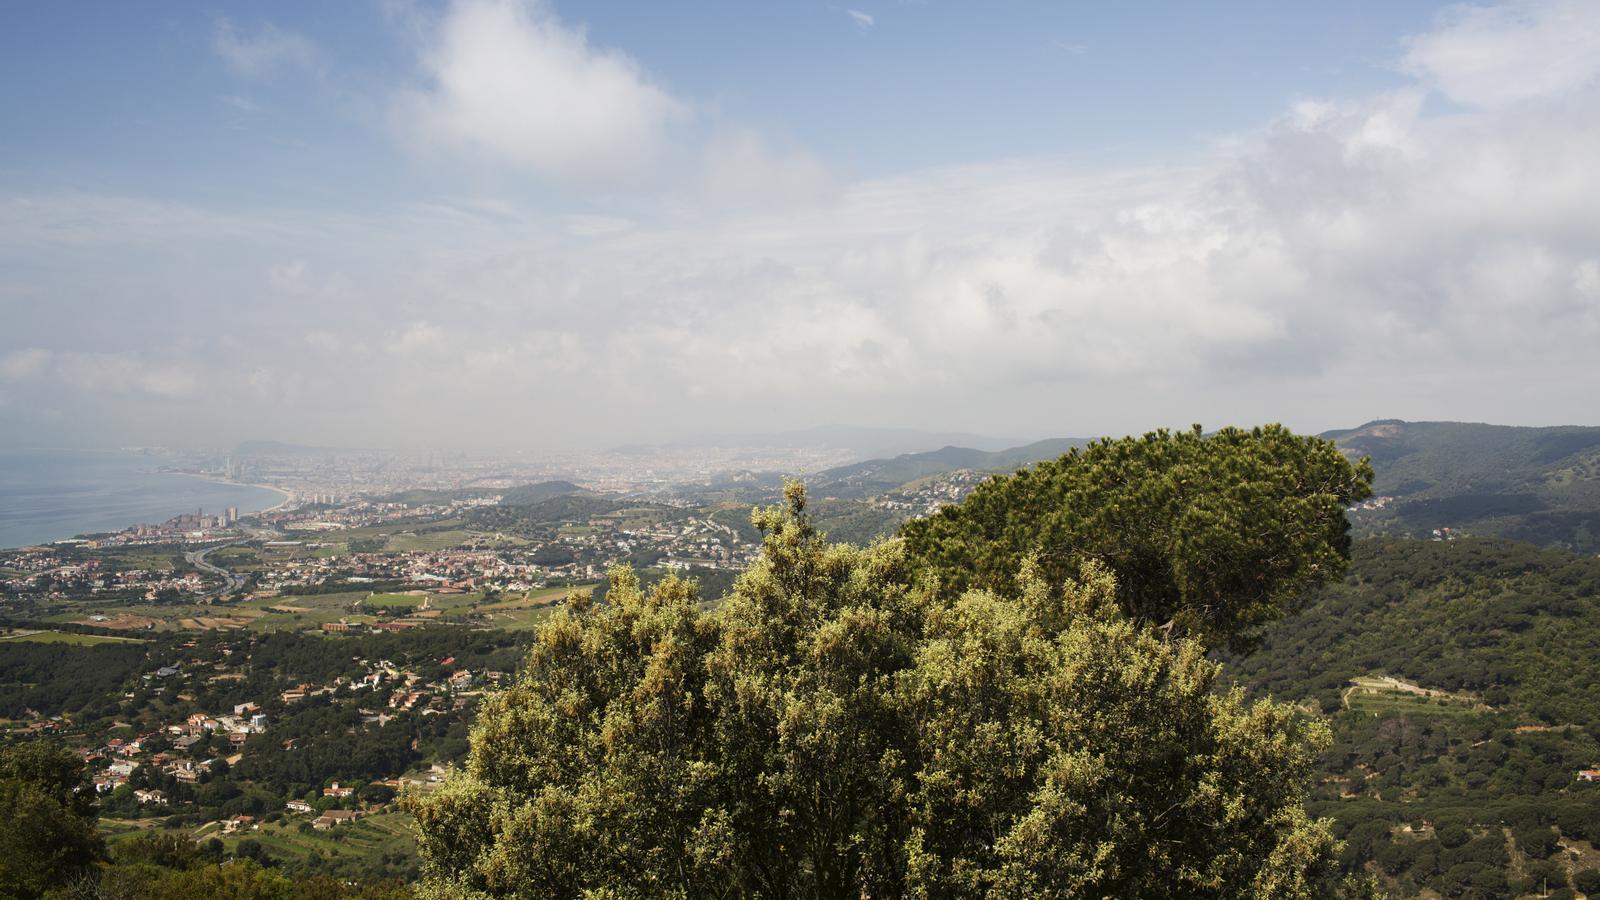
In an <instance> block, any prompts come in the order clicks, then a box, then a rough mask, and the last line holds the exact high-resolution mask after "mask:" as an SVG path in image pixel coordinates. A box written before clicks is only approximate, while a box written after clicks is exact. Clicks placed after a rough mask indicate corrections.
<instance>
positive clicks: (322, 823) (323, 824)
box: [311, 809, 361, 831]
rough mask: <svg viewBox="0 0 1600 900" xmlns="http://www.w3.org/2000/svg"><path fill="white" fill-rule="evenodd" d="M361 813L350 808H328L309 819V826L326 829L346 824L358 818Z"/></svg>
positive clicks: (319, 829)
mask: <svg viewBox="0 0 1600 900" xmlns="http://www.w3.org/2000/svg"><path fill="white" fill-rule="evenodd" d="M360 816H361V814H360V813H358V812H356V811H354V810H350V809H330V810H328V811H327V812H325V813H323V814H322V815H320V816H317V817H316V818H315V819H312V820H311V827H312V828H315V829H317V830H318V831H327V830H328V829H329V828H332V827H334V826H335V825H347V824H349V823H351V822H354V821H355V820H356V819H358V818H360Z"/></svg>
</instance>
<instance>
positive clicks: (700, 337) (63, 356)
mask: <svg viewBox="0 0 1600 900" xmlns="http://www.w3.org/2000/svg"><path fill="white" fill-rule="evenodd" d="M1358 6H1359V9H1360V13H1361V14H1360V15H1358V16H1357V15H1349V14H1348V13H1349V12H1350V10H1349V9H1348V8H1347V7H1346V6H1343V5H1341V6H1339V7H1333V6H1328V7H1325V8H1313V7H1310V6H1307V5H1302V4H1293V5H1291V4H1270V3H1250V4H1229V5H1226V6H1221V7H1206V8H1203V9H1202V8H1200V7H1196V6H1193V5H1190V4H1181V3H1166V4H1157V5H1154V6H1142V7H1140V8H1137V9H1135V8H1132V7H1125V6H1121V5H1102V4H1051V3H1036V4H1024V5H1020V6H1008V7H1007V8H1005V9H1004V10H1000V9H996V8H993V7H990V6H985V5H979V4H952V3H926V4H924V3H888V2H885V3H881V4H876V5H871V6H868V5H862V6H861V7H860V8H847V7H843V6H836V5H830V4H823V3H794V4H781V5H773V4H759V5H751V4H740V3H718V4H694V5H692V6H681V5H668V4H637V3H615V2H596V3H587V4H571V3H547V2H515V0H461V2H453V3H445V4H425V3H410V2H403V0H393V2H372V3H347V4H319V3H283V4H271V5H265V6H263V5H257V4H237V3H220V4H210V5H206V6H185V5H168V6H163V7H161V8H160V10H159V14H157V13H155V12H154V11H152V10H151V9H150V8H148V7H144V6H142V5H139V4H120V3H103V4H91V5H88V6H85V5H81V4H37V5H29V6H25V7H21V8H17V9H13V10H10V11H9V12H8V19H9V21H8V25H7V27H6V28H5V29H3V32H0V78H3V80H4V83H5V84H6V88H5V89H4V90H3V91H0V115H3V116H4V119H5V120H6V121H7V122H8V123H10V127H7V128H5V129H0V315H3V317H4V320H5V323H6V327H5V328H3V329H0V434H3V435H4V437H0V441H4V442H6V443H8V444H13V445H27V446H52V445H86V446H115V445H124V444H156V443H159V444H169V445H196V444H199V445H207V446H224V445H229V444H231V443H233V442H237V441H240V440H244V439H250V438H272V439H278V440H287V441H296V442H301V443H314V444H326V445H335V446H356V447H368V446H395V447H407V446H440V447H451V446H482V447H515V446H602V445H607V444H611V443H616V442H625V441H630V442H631V441H640V440H669V439H676V438H682V437H686V436H692V435H696V434H701V433H705V432H729V431H745V432H748V431H762V430H768V431H770V430H784V429H791V428H805V427H811V426H816V425H823V424H831V423H847V424H857V425H885V426H897V427H916V428H924V429H934V430H952V429H954V430H964V431H970V432H977V433H982V434H989V435H1000V436H1006V437H1017V438H1036V437H1042V436H1060V435H1068V434H1070V435H1093V434H1119V433H1124V432H1136V431H1142V430H1144V429H1147V428H1150V427H1155V426H1158V425H1178V426H1182V425H1186V424H1187V423H1189V422H1193V421H1200V422H1204V423H1206V424H1207V425H1220V424H1226V423H1239V424H1253V423H1256V422H1261V421H1283V422H1285V423H1287V424H1289V425H1291V426H1292V427H1296V428H1301V429H1307V430H1320V429H1325V428H1332V427H1339V426H1350V425H1354V424H1357V423H1360V422H1363V421H1366V420H1368V419H1371V418H1374V417H1379V416H1394V417H1401V418H1427V419H1463V420H1482V421H1494V422H1499V423H1506V424H1561V423H1592V422H1593V421H1594V419H1595V416H1594V409H1595V407H1594V404H1593V398H1594V397H1595V396H1597V395H1600V369H1597V368H1596V367H1595V365H1594V364H1593V353H1594V347H1595V346H1596V340H1597V338H1600V255H1597V251H1596V247H1600V203H1597V202H1596V199H1597V198H1600V167H1596V166H1595V165H1594V160H1595V159H1596V157H1597V149H1600V115H1597V112H1600V86H1597V82H1596V75H1597V72H1600V5H1596V4H1593V3H1588V2H1581V0H1577V2H1570V0H1569V2H1562V0H1522V2H1511V3H1504V4H1496V5H1465V6H1455V5H1442V4H1436V3H1405V4H1394V3H1364V4H1358Z"/></svg>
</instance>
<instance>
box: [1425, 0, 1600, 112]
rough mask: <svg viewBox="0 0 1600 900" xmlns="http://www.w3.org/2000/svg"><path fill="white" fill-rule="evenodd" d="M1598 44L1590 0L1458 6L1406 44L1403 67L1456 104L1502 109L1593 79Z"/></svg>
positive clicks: (1596, 6) (1599, 57)
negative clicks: (1433, 26) (1430, 28)
mask: <svg viewBox="0 0 1600 900" xmlns="http://www.w3.org/2000/svg"><path fill="white" fill-rule="evenodd" d="M1597 48H1600V3H1595V2H1593V0H1512V2H1508V3H1502V4H1499V5H1494V6H1474V5H1465V4H1463V5H1460V6H1455V7H1452V8H1450V9H1448V10H1446V11H1445V12H1444V13H1442V14H1441V15H1440V17H1439V21H1438V22H1437V23H1436V26H1435V28H1434V29H1433V30H1432V31H1429V32H1427V33H1425V34H1422V35H1419V36H1417V37H1415V38H1413V39H1412V40H1411V41H1409V42H1408V47H1407V52H1406V55H1405V59H1404V60H1403V67H1404V68H1405V69H1406V71H1408V72H1410V73H1412V74H1414V75H1416V76H1417V77H1418V78H1419V79H1421V80H1422V81H1423V82H1424V83H1426V84H1428V85H1429V86H1431V87H1434V88H1436V89H1437V90H1439V91H1440V92H1442V93H1443V94H1445V95H1446V96H1448V97H1450V98H1451V99H1452V100H1455V101H1457V102H1458V103H1464V104H1467V105H1470V106H1478V107H1502V106H1506V105H1508V104H1512V103H1517V102H1519V101H1524V100H1530V99H1534V98H1539V97H1548V96H1550V95H1554V94H1559V93H1562V92H1564V91H1568V90H1571V89H1573V88H1580V87H1584V86H1586V85H1591V84H1593V82H1594V80H1595V78H1596V77H1597V76H1600V49H1597Z"/></svg>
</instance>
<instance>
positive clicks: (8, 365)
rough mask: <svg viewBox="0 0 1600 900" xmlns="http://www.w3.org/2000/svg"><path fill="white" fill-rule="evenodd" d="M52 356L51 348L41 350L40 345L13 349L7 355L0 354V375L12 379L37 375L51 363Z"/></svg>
mask: <svg viewBox="0 0 1600 900" xmlns="http://www.w3.org/2000/svg"><path fill="white" fill-rule="evenodd" d="M51 356H52V354H51V353H50V351H49V350H41V349H39V348H38V347H27V348H24V349H22V350H13V351H12V352H10V353H7V354H6V355H5V356H0V375H4V376H5V377H6V378H8V379H11V380H20V379H23V378H28V377H31V376H33V375H37V374H39V373H40V372H42V371H44V369H45V367H46V366H48V365H50V359H51Z"/></svg>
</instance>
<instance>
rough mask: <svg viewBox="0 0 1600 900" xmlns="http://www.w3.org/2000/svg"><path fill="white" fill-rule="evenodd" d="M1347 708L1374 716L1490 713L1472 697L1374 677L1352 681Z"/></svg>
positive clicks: (1363, 677) (1346, 701)
mask: <svg viewBox="0 0 1600 900" xmlns="http://www.w3.org/2000/svg"><path fill="white" fill-rule="evenodd" d="M1344 705H1345V706H1346V707H1348V708H1349V709H1352V710H1355V711H1356V712H1364V713H1370V714H1371V715H1375V716H1395V715H1435V716H1440V715H1444V716H1451V715H1453V716H1461V715H1471V714H1475V713H1481V712H1487V711H1489V707H1488V706H1486V705H1485V704H1484V703H1483V701H1482V700H1480V699H1478V698H1477V697H1474V696H1471V695H1469V694H1461V693H1451V692H1449V691H1441V690H1433V689H1428V688H1423V687H1419V686H1417V685H1415V684H1411V683H1410V682H1406V681H1402V680H1400V679H1398V678H1391V677H1388V676H1371V675H1369V676H1362V677H1358V678H1352V679H1350V687H1348V688H1346V689H1345V692H1344Z"/></svg>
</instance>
